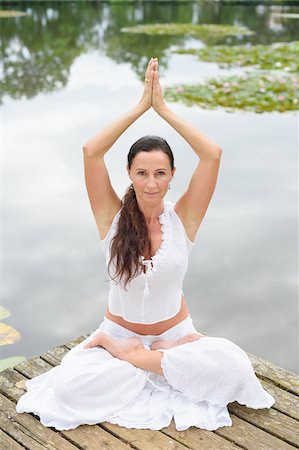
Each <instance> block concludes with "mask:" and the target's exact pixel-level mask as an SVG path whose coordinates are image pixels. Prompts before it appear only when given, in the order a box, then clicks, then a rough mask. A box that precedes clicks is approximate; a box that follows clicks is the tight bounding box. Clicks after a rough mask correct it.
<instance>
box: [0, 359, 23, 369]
mask: <svg viewBox="0 0 299 450" xmlns="http://www.w3.org/2000/svg"><path fill="white" fill-rule="evenodd" d="M23 361H26V358H25V356H10V357H9V358H4V359H0V372H2V370H5V369H7V368H8V367H13V366H15V365H16V364H19V363H21V362H23Z"/></svg>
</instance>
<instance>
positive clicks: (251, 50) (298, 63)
mask: <svg viewBox="0 0 299 450" xmlns="http://www.w3.org/2000/svg"><path fill="white" fill-rule="evenodd" d="M173 52H174V53H180V54H193V55H197V56H198V57H199V59H200V60H202V61H208V62H217V63H219V65H220V67H231V66H255V67H256V68H257V69H268V70H276V69H278V70H284V71H286V72H298V71H299V41H292V42H276V43H274V44H272V45H251V44H246V45H232V46H229V45H215V46H207V47H204V48H201V49H179V50H174V51H173Z"/></svg>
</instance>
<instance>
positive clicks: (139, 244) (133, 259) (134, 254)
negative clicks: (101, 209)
mask: <svg viewBox="0 0 299 450" xmlns="http://www.w3.org/2000/svg"><path fill="white" fill-rule="evenodd" d="M153 150H161V151H162V152H164V153H166V155H167V156H168V157H169V161H170V166H171V169H172V170H173V168H174V158H173V153H172V150H171V148H170V147H169V145H168V143H167V142H166V141H165V139H163V138H161V137H159V136H150V135H147V136H144V137H141V138H140V139H138V140H137V141H136V142H135V143H134V144H133V145H132V146H131V148H130V151H129V153H128V156H127V159H128V167H129V169H131V165H132V161H133V159H134V158H135V156H136V155H137V153H139V152H141V151H143V152H151V151H153ZM150 252H151V243H150V238H149V233H148V228H147V224H146V220H145V217H144V214H143V213H142V211H140V209H139V207H138V203H137V199H136V194H135V191H134V188H133V185H130V186H129V187H128V188H127V190H126V193H125V195H124V197H123V198H122V208H121V211H120V215H119V221H118V228H117V231H116V234H115V236H114V237H113V239H112V241H111V247H110V260H109V263H108V274H109V276H110V278H112V279H113V280H116V279H117V278H118V282H120V281H122V282H123V283H124V288H126V285H127V283H128V282H129V281H130V280H131V279H133V278H135V277H136V276H137V275H138V274H139V273H140V272H141V270H142V269H141V265H140V261H139V257H140V256H141V255H144V254H148V255H150ZM112 260H113V264H114V266H115V276H114V277H111V274H110V265H111V264H112Z"/></svg>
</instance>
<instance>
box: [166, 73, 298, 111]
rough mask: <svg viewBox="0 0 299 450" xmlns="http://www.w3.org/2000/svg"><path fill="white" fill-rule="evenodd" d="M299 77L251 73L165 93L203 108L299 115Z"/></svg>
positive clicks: (169, 90) (187, 85) (177, 86)
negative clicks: (292, 112)
mask: <svg viewBox="0 0 299 450" xmlns="http://www.w3.org/2000/svg"><path fill="white" fill-rule="evenodd" d="M298 86H299V77H298V76H297V75H291V74H284V75H283V77H282V76H281V75H280V76H279V75H278V74H277V73H276V74H275V75H274V74H273V72H270V73H269V72H262V71H259V72H249V73H245V74H244V75H241V76H240V75H232V76H228V77H223V78H219V79H209V80H206V81H204V82H202V83H198V84H192V85H190V84H180V85H175V86H173V87H169V88H165V89H164V96H165V99H166V100H170V101H182V102H184V103H186V104H187V105H194V104H197V105H199V106H201V107H203V108H209V109H215V108H219V107H222V108H226V109H227V110H229V111H233V110H235V109H240V110H245V111H254V112H257V113H262V112H270V111H279V112H286V111H297V110H298V109H299V88H298Z"/></svg>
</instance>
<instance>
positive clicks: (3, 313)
mask: <svg viewBox="0 0 299 450" xmlns="http://www.w3.org/2000/svg"><path fill="white" fill-rule="evenodd" d="M10 315H11V314H10V311H8V309H7V308H5V307H4V306H2V305H0V320H2V319H6V318H7V317H9V316H10Z"/></svg>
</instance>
